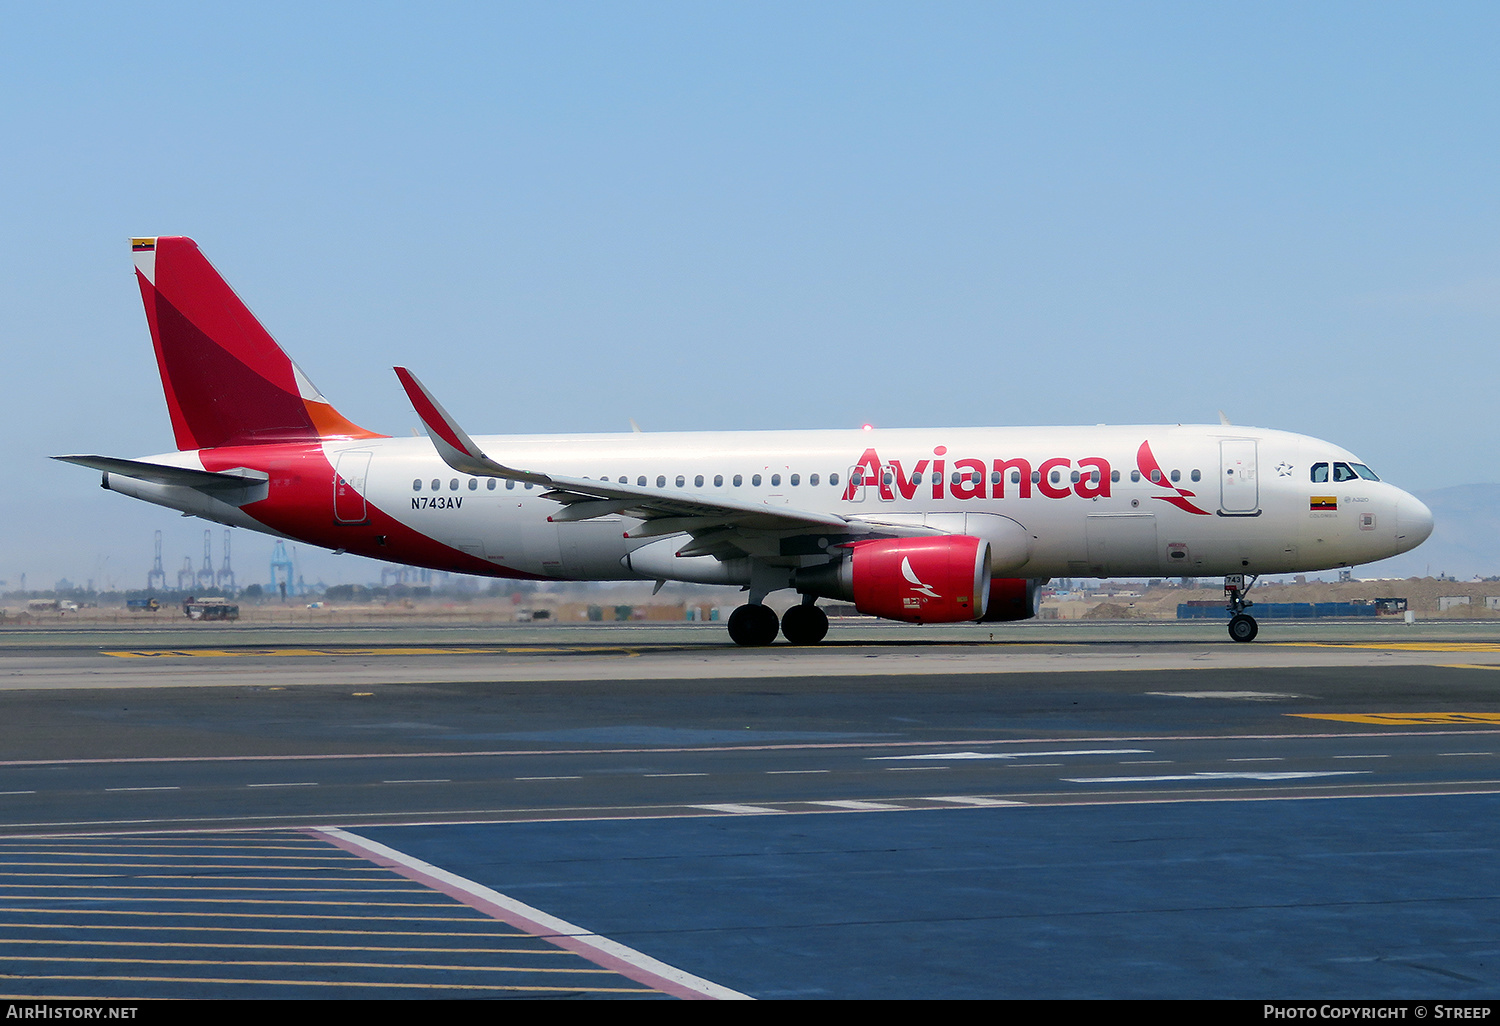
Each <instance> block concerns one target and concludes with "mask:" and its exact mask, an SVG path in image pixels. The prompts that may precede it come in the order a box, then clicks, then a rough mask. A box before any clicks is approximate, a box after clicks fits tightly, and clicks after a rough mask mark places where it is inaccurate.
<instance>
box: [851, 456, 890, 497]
mask: <svg viewBox="0 0 1500 1026" xmlns="http://www.w3.org/2000/svg"><path fill="white" fill-rule="evenodd" d="M880 480H881V478H880V457H879V456H878V455H876V453H875V450H874V449H866V450H865V454H864V455H863V456H861V457H860V458H859V462H858V463H856V464H855V465H854V466H853V468H852V469H851V470H850V471H849V480H848V481H847V482H846V483H845V485H844V499H845V501H848V500H851V499H853V498H854V494H855V493H854V489H856V488H863V487H864V486H866V485H869V484H874V483H876V482H878V481H880ZM882 487H883V486H882Z"/></svg>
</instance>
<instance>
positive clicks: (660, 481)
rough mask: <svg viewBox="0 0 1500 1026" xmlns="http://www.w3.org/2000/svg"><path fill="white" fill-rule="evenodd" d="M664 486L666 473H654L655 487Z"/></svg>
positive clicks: (665, 484)
mask: <svg viewBox="0 0 1500 1026" xmlns="http://www.w3.org/2000/svg"><path fill="white" fill-rule="evenodd" d="M666 486H667V475H665V474H657V475H656V487H658V488H665V487H666Z"/></svg>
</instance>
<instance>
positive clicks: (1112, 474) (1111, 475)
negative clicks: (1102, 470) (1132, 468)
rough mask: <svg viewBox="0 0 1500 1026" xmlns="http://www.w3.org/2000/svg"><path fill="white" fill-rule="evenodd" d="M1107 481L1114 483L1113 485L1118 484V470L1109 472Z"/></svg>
mask: <svg viewBox="0 0 1500 1026" xmlns="http://www.w3.org/2000/svg"><path fill="white" fill-rule="evenodd" d="M1109 479H1110V480H1111V481H1112V482H1114V483H1115V484H1119V483H1120V472H1119V471H1118V470H1111V471H1110V472H1109Z"/></svg>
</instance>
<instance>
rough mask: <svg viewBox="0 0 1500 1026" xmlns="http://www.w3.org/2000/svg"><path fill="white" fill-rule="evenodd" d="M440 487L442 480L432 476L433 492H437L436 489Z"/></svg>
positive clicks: (438, 489) (439, 489) (440, 488)
mask: <svg viewBox="0 0 1500 1026" xmlns="http://www.w3.org/2000/svg"><path fill="white" fill-rule="evenodd" d="M442 488H443V482H441V481H439V480H438V479H437V478H433V479H432V490H433V491H435V492H437V491H441V490H442Z"/></svg>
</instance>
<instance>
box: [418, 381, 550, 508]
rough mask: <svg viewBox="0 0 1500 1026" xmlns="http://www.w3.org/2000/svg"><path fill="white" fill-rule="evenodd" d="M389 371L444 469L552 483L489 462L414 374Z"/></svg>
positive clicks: (537, 482)
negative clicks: (417, 418) (450, 468)
mask: <svg viewBox="0 0 1500 1026" xmlns="http://www.w3.org/2000/svg"><path fill="white" fill-rule="evenodd" d="M393 369H394V370H395V372H396V377H398V378H400V379H401V387H402V388H404V389H406V397H407V398H408V399H410V400H411V404H412V406H413V407H414V408H415V409H416V411H417V416H419V417H421V418H422V423H423V424H425V425H427V435H428V437H429V438H431V439H432V444H433V445H434V446H435V447H436V448H437V451H438V455H439V456H441V457H442V458H443V462H444V463H446V464H448V466H450V467H452V468H453V469H454V470H456V471H458V472H459V473H461V474H473V475H474V476H475V477H499V478H513V479H515V480H517V481H530V482H532V483H534V484H542V485H546V484H551V483H552V479H551V478H549V477H547V476H546V475H545V474H531V473H528V472H526V471H524V470H513V469H512V468H510V467H507V466H503V465H502V464H499V463H496V462H495V461H494V460H492V459H490V458H489V457H488V456H486V455H485V454H484V450H483V449H481V448H479V446H478V445H476V444H475V443H474V439H472V438H470V437H469V435H468V433H467V432H465V431H464V429H463V428H461V427H459V426H458V421H456V420H454V419H453V417H452V415H451V414H449V413H448V411H447V410H445V409H443V407H442V404H441V403H439V402H438V401H437V400H436V399H434V398H433V396H432V393H431V392H429V391H427V386H425V385H423V384H422V383H421V382H420V381H418V380H417V376H416V375H415V374H413V373H412V372H411V371H409V370H407V369H406V368H405V367H396V368H393Z"/></svg>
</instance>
